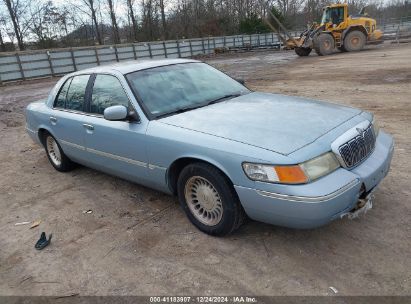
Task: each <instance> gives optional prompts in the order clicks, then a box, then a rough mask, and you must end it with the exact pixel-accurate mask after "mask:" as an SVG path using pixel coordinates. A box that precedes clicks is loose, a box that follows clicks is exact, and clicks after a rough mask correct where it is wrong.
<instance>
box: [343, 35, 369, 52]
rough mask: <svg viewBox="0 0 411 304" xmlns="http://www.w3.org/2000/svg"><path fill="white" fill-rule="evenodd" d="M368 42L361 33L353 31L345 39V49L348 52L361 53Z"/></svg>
mask: <svg viewBox="0 0 411 304" xmlns="http://www.w3.org/2000/svg"><path fill="white" fill-rule="evenodd" d="M365 42H366V36H365V35H364V33H363V32H361V31H351V32H349V33H348V34H347V35H346V36H345V37H344V48H345V49H346V50H347V52H357V51H361V50H362V49H363V48H364V46H365Z"/></svg>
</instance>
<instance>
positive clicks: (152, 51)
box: [0, 33, 280, 84]
mask: <svg viewBox="0 0 411 304" xmlns="http://www.w3.org/2000/svg"><path fill="white" fill-rule="evenodd" d="M256 47H280V40H279V38H278V36H277V35H276V34H274V33H267V34H254V35H236V36H224V37H206V38H197V39H184V40H169V41H156V42H142V43H133V44H120V45H107V46H95V47H82V48H69V49H53V50H39V51H27V52H15V53H5V54H0V84H1V83H2V82H6V81H13V80H25V79H30V78H40V77H47V76H59V75H64V74H67V73H70V72H73V71H78V70H82V69H85V68H89V67H94V66H98V65H103V64H108V63H112V62H119V61H126V60H138V59H147V58H184V57H193V56H196V55H207V54H211V53H214V51H215V49H217V48H256Z"/></svg>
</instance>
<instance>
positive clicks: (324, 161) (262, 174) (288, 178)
mask: <svg viewBox="0 0 411 304" xmlns="http://www.w3.org/2000/svg"><path fill="white" fill-rule="evenodd" d="M339 167H340V163H339V162H338V160H337V158H336V157H335V156H334V154H333V153H331V152H328V153H325V154H323V155H321V156H318V157H316V158H313V159H311V160H309V161H306V162H304V163H301V164H298V165H290V166H276V165H266V164H253V163H243V169H244V172H245V174H246V175H247V177H248V178H249V179H252V180H255V181H261V182H270V183H281V184H304V183H307V182H309V181H313V180H315V179H317V178H320V177H321V176H324V175H326V174H329V173H331V172H332V171H334V170H336V169H337V168H339Z"/></svg>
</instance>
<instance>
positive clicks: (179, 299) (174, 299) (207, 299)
mask: <svg viewBox="0 0 411 304" xmlns="http://www.w3.org/2000/svg"><path fill="white" fill-rule="evenodd" d="M257 302H258V301H257V299H256V298H254V297H247V296H231V297H227V296H216V297H213V296H198V297H184V296H171V297H169V296H162V297H150V303H257Z"/></svg>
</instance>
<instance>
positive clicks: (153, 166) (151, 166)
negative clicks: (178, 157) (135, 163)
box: [148, 164, 167, 170]
mask: <svg viewBox="0 0 411 304" xmlns="http://www.w3.org/2000/svg"><path fill="white" fill-rule="evenodd" d="M148 168H149V169H150V170H154V169H159V170H167V168H165V167H161V166H157V165H153V164H148Z"/></svg>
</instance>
